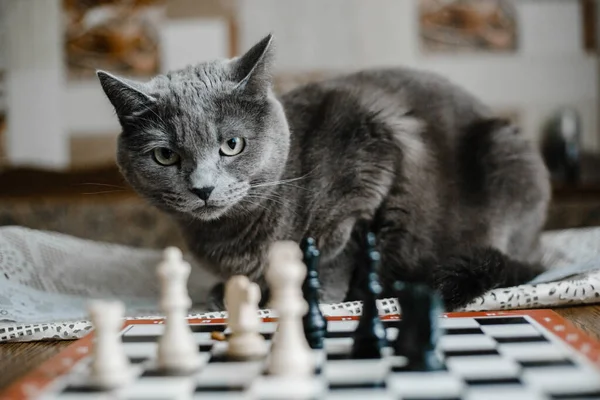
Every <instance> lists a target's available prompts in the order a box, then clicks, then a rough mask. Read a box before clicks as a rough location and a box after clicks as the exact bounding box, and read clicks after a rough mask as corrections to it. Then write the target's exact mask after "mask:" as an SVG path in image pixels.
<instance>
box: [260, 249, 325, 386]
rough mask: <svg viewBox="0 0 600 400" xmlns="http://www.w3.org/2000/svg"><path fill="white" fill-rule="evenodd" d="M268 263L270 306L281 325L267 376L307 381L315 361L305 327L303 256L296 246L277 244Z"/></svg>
mask: <svg viewBox="0 0 600 400" xmlns="http://www.w3.org/2000/svg"><path fill="white" fill-rule="evenodd" d="M268 262H269V265H268V268H267V271H266V275H265V277H266V279H267V283H268V284H269V288H270V290H271V300H270V304H271V306H272V307H273V308H274V310H275V311H276V312H277V317H278V322H279V323H278V327H277V332H276V333H275V335H274V337H273V343H272V345H271V353H270V355H269V360H268V367H267V369H268V372H269V374H271V375H281V376H293V377H295V378H302V377H308V376H310V375H312V374H313V372H314V368H315V359H314V355H313V353H312V351H311V349H310V347H309V346H308V343H307V341H306V337H305V336H304V330H303V327H302V316H303V315H304V314H305V313H306V312H307V310H308V305H307V303H306V301H305V300H304V298H303V297H302V291H301V286H302V281H303V280H304V277H305V276H306V268H305V267H304V264H302V252H301V251H300V249H299V248H298V246H297V245H296V243H294V242H291V241H279V242H275V243H273V245H272V246H271V248H270V249H269V256H268Z"/></svg>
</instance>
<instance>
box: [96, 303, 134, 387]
mask: <svg viewBox="0 0 600 400" xmlns="http://www.w3.org/2000/svg"><path fill="white" fill-rule="evenodd" d="M88 311H89V314H90V319H91V321H92V324H93V325H94V332H95V337H94V346H93V353H94V354H93V358H92V363H91V367H90V384H91V385H92V386H96V387H100V388H103V389H115V388H117V387H120V386H122V385H124V384H126V383H127V382H129V380H130V379H131V378H132V376H133V375H132V374H131V365H130V363H129V359H128V358H127V355H126V354H125V350H124V349H123V344H122V342H121V335H120V334H119V332H120V330H121V326H122V325H123V314H124V311H125V307H124V306H123V303H120V302H117V301H100V300H96V301H93V302H91V303H90V304H89V306H88Z"/></svg>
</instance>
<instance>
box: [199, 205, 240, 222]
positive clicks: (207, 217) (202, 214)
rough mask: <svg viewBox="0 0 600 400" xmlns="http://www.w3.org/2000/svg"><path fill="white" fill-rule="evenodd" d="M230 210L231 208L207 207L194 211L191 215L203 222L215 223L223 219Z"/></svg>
mask: <svg viewBox="0 0 600 400" xmlns="http://www.w3.org/2000/svg"><path fill="white" fill-rule="evenodd" d="M230 208H231V207H230V206H214V205H207V206H202V207H199V208H197V209H195V210H193V211H192V213H191V214H192V215H193V216H194V218H196V219H199V220H201V221H214V220H216V219H219V218H221V217H222V216H223V215H224V214H225V213H226V212H227V210H229V209H230Z"/></svg>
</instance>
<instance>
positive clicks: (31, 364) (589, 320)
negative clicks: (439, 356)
mask: <svg viewBox="0 0 600 400" xmlns="http://www.w3.org/2000/svg"><path fill="white" fill-rule="evenodd" d="M554 310H555V311H556V312H557V313H559V314H560V315H562V316H563V317H565V318H566V319H568V320H569V321H571V322H572V323H573V324H575V325H576V326H577V327H578V328H580V329H582V330H584V331H585V332H587V334H588V335H590V336H592V337H594V338H595V339H596V340H600V305H596V306H580V307H568V308H556V309H554ZM70 343H71V341H58V342H33V343H2V344H0V389H2V388H4V387H6V386H8V385H9V384H10V383H12V382H14V381H15V380H16V379H18V378H19V377H20V376H22V375H24V374H25V373H27V372H28V371H30V370H31V369H33V368H35V367H36V366H38V365H39V364H40V363H42V362H43V361H45V360H46V359H48V358H50V357H51V356H53V355H54V354H56V353H58V352H59V351H60V350H61V349H63V348H64V347H66V346H68V345H69V344H70Z"/></svg>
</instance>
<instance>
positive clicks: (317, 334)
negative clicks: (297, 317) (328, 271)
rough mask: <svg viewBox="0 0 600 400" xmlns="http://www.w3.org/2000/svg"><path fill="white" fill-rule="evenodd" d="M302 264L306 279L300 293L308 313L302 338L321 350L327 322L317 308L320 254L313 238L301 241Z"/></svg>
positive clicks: (303, 320) (304, 320)
mask: <svg viewBox="0 0 600 400" xmlns="http://www.w3.org/2000/svg"><path fill="white" fill-rule="evenodd" d="M301 247H302V249H303V262H304V265H306V270H307V274H306V279H305V280H304V283H303V284H302V293H303V296H304V299H305V300H306V301H307V303H308V312H307V313H306V314H305V315H304V317H303V318H302V323H303V326H304V336H306V340H307V341H308V345H309V346H310V347H311V348H312V349H322V348H323V341H324V339H325V335H326V334H327V320H326V319H325V317H324V316H323V313H322V312H321V309H320V308H319V289H320V287H321V285H320V283H319V274H318V272H317V266H318V265H319V257H320V253H319V250H318V249H317V247H316V243H315V240H314V239H313V238H306V239H305V240H303V241H302V245H301Z"/></svg>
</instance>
